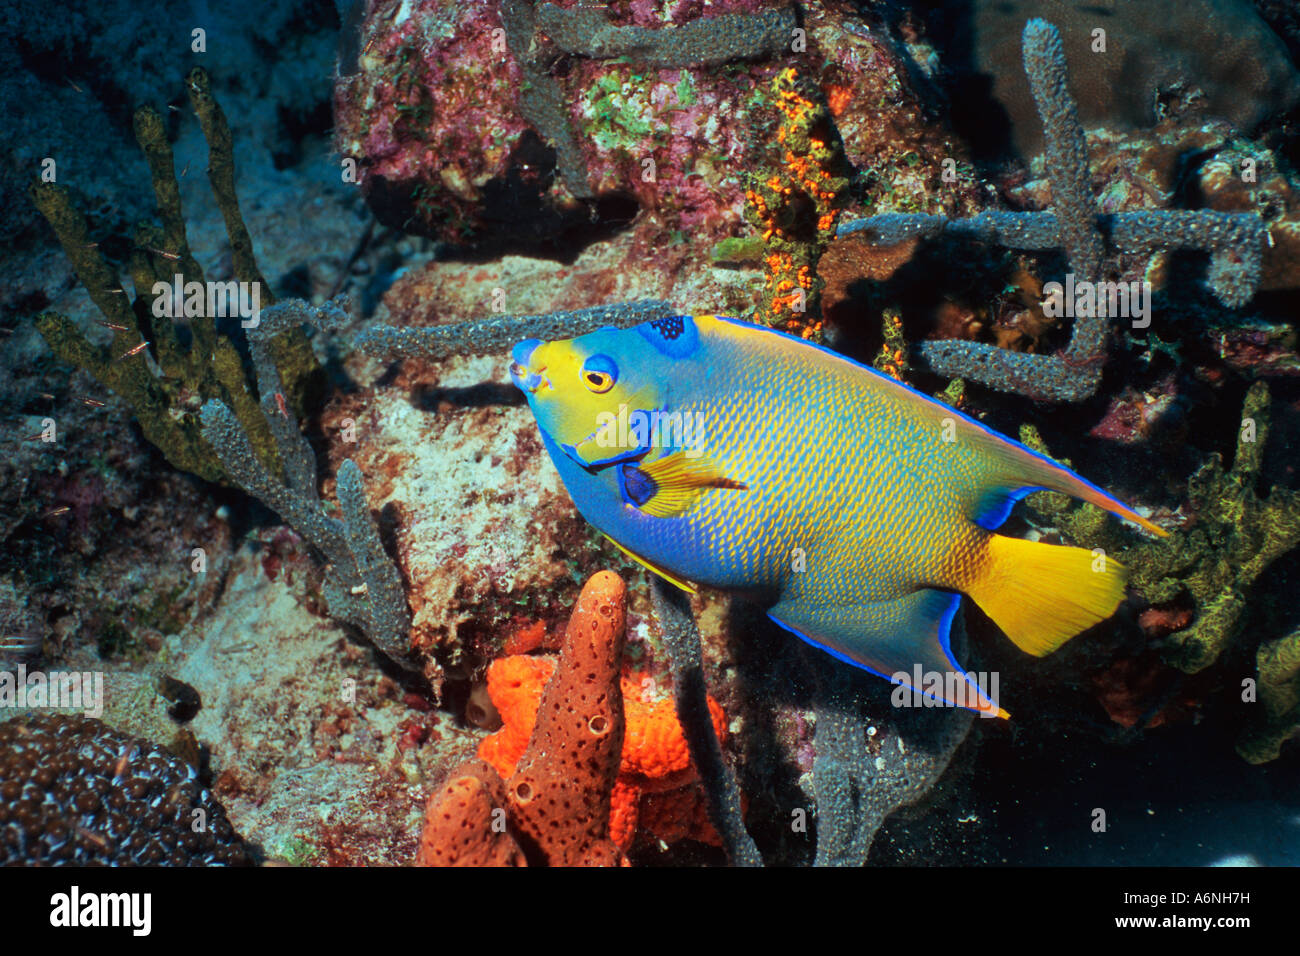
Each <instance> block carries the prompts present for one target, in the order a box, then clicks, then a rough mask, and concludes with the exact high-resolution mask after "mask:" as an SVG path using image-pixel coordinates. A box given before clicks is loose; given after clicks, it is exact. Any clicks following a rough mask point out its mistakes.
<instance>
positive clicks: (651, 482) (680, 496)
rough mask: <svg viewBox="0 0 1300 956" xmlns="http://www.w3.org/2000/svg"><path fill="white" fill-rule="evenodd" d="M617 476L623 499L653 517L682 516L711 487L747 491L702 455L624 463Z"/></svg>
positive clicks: (683, 454)
mask: <svg viewBox="0 0 1300 956" xmlns="http://www.w3.org/2000/svg"><path fill="white" fill-rule="evenodd" d="M622 468H623V471H622V474H621V476H620V482H621V487H622V488H623V496H624V498H625V499H627V501H628V503H629V504H633V505H635V506H636V507H638V508H640V509H641V510H642V511H644V512H645V513H646V514H648V515H650V516H651V517H654V518H673V517H676V516H677V515H681V514H685V513H686V512H687V511H689V510H690V509H691V508H692V507H693V506H694V505H695V502H696V501H697V500H698V499H699V497H700V495H702V494H703V493H704V492H705V491H707V490H708V489H710V488H730V489H735V490H740V491H744V490H748V488H749V486H748V485H746V484H745V483H744V482H741V481H735V480H733V479H731V478H728V477H727V476H726V475H724V474H723V473H722V472H721V471H719V470H718V468H717V467H716V466H715V465H714V464H713V463H712V462H710V461H709V459H708V458H706V457H703V456H696V457H691V454H690V453H689V452H687V451H675V452H672V453H671V454H668V455H664V456H663V457H662V458H658V459H656V460H654V461H652V462H642V463H641V464H639V465H632V464H625V465H623V466H622Z"/></svg>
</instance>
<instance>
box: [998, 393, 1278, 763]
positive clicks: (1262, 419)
mask: <svg viewBox="0 0 1300 956" xmlns="http://www.w3.org/2000/svg"><path fill="white" fill-rule="evenodd" d="M1270 420H1271V413H1270V399H1269V390H1268V386H1267V385H1266V384H1265V383H1264V382H1263V381H1257V382H1255V384H1253V385H1252V386H1251V387H1250V389H1249V391H1248V392H1247V393H1246V398H1245V402H1244V403H1243V406H1242V412H1241V425H1240V428H1239V429H1238V432H1237V446H1236V454H1235V455H1234V457H1233V461H1232V465H1231V467H1229V468H1226V469H1225V468H1224V465H1223V462H1222V459H1221V457H1220V456H1219V455H1218V454H1213V455H1211V456H1210V457H1209V458H1208V459H1207V460H1206V461H1205V462H1204V464H1203V465H1202V466H1201V467H1200V468H1199V469H1198V470H1197V472H1196V473H1195V474H1193V475H1192V476H1191V478H1190V479H1189V481H1188V490H1187V498H1188V500H1187V505H1186V509H1187V512H1188V513H1189V514H1191V515H1194V516H1195V520H1194V521H1193V522H1191V523H1190V524H1189V525H1187V526H1186V527H1184V528H1181V529H1176V530H1175V531H1174V532H1173V533H1172V534H1171V535H1170V536H1169V537H1168V538H1165V539H1162V540H1160V541H1153V542H1143V543H1141V544H1138V545H1136V546H1129V545H1128V542H1126V540H1125V539H1124V537H1123V532H1120V531H1117V530H1116V529H1114V528H1107V527H1106V522H1105V521H1104V515H1103V514H1102V513H1101V512H1100V511H1099V510H1098V509H1095V508H1093V507H1091V506H1088V505H1084V506H1082V507H1079V508H1073V509H1071V506H1070V505H1069V504H1068V503H1067V502H1064V501H1061V500H1059V496H1054V497H1048V496H1046V495H1036V496H1031V500H1030V502H1029V504H1030V507H1031V508H1033V509H1035V510H1037V511H1039V512H1040V513H1042V514H1044V515H1046V516H1048V517H1049V518H1050V519H1051V520H1053V521H1055V522H1056V523H1057V524H1059V526H1060V527H1061V528H1062V529H1063V530H1064V531H1065V533H1066V534H1067V535H1069V537H1071V538H1072V539H1074V540H1076V541H1079V542H1085V543H1087V544H1089V545H1090V546H1094V547H1103V548H1105V549H1106V550H1107V551H1108V552H1109V553H1115V554H1117V555H1119V556H1120V559H1121V560H1122V561H1123V562H1124V564H1125V566H1126V567H1127V568H1128V569H1129V582H1130V584H1131V586H1132V587H1134V588H1135V589H1136V590H1137V591H1138V592H1139V593H1140V594H1141V595H1142V596H1143V598H1145V599H1146V600H1147V601H1148V602H1150V603H1151V604H1152V605H1156V606H1157V607H1160V606H1164V605H1167V604H1169V603H1170V602H1176V601H1179V600H1187V599H1190V600H1191V601H1192V602H1193V604H1194V606H1195V608H1196V610H1197V613H1196V616H1195V618H1194V619H1192V618H1191V617H1190V615H1188V616H1185V617H1184V616H1181V615H1180V616H1179V617H1177V618H1176V620H1177V622H1178V626H1176V627H1173V626H1171V627H1166V628H1164V633H1163V634H1161V635H1159V636H1160V637H1161V638H1162V640H1161V644H1162V646H1163V648H1164V656H1165V658H1166V660H1167V661H1168V662H1169V663H1170V664H1172V665H1173V666H1174V667H1176V668H1178V669H1179V670H1181V671H1183V672H1185V673H1188V674H1195V673H1197V672H1200V671H1203V670H1205V669H1206V668H1207V667H1209V666H1210V665H1212V664H1214V663H1215V662H1216V661H1217V660H1219V659H1220V658H1221V657H1222V656H1223V654H1224V652H1225V651H1226V650H1227V649H1228V647H1229V646H1230V645H1231V644H1232V643H1233V642H1234V641H1235V640H1236V639H1237V638H1238V637H1239V636H1240V635H1241V634H1242V632H1243V629H1244V627H1245V624H1246V623H1247V620H1248V617H1249V615H1250V613H1251V608H1252V604H1253V603H1254V602H1253V598H1252V595H1253V594H1254V593H1255V591H1256V588H1255V585H1256V582H1257V581H1258V580H1259V578H1260V577H1261V576H1262V575H1263V574H1264V572H1265V571H1267V570H1268V568H1269V567H1270V566H1271V565H1272V564H1273V563H1274V562H1275V561H1277V560H1278V559H1279V558H1281V557H1282V556H1283V555H1286V554H1288V553H1290V552H1291V551H1293V550H1295V549H1296V548H1297V547H1300V493H1297V492H1296V491H1294V490H1292V489H1288V488H1283V487H1278V486H1275V487H1273V488H1271V489H1269V490H1268V492H1267V494H1264V493H1263V492H1262V489H1261V488H1260V487H1259V485H1260V483H1261V478H1260V471H1261V467H1262V464H1263V460H1264V453H1265V449H1266V448H1267V445H1268V436H1269V430H1270ZM1022 438H1030V440H1031V441H1032V440H1033V439H1032V436H1029V435H1022ZM1151 624H1152V626H1154V620H1152V621H1151ZM1288 646H1289V645H1288V644H1287V642H1286V639H1285V638H1282V639H1279V640H1277V641H1275V642H1273V643H1272V644H1271V645H1268V646H1264V645H1261V646H1260V647H1259V649H1258V651H1257V656H1258V658H1259V662H1260V663H1259V667H1260V671H1259V681H1260V687H1261V691H1260V697H1261V700H1267V701H1269V703H1268V705H1267V708H1266V709H1268V710H1269V712H1270V714H1271V717H1272V721H1271V722H1270V723H1269V728H1270V729H1269V730H1265V731H1260V730H1256V731H1254V732H1250V733H1248V735H1247V737H1246V738H1245V740H1246V741H1248V742H1243V743H1241V744H1240V749H1241V750H1242V752H1243V754H1249V759H1251V760H1253V761H1256V762H1262V761H1263V760H1267V759H1271V757H1270V755H1271V756H1272V757H1275V756H1276V754H1277V746H1278V744H1279V743H1280V740H1281V739H1282V737H1284V736H1285V734H1284V733H1282V731H1281V730H1279V726H1280V724H1279V721H1282V720H1283V715H1284V713H1285V712H1286V711H1288V710H1289V706H1284V704H1282V703H1279V701H1281V702H1284V701H1286V700H1287V699H1288V698H1287V693H1288V691H1287V690H1286V688H1287V687H1288V686H1289V681H1290V680H1291V675H1290V673H1289V671H1288V670H1287V664H1286V663H1285V662H1286V661H1288V660H1289V657H1288V653H1289V652H1288V651H1287V650H1286V648H1287V647H1288ZM1265 688H1267V690H1265Z"/></svg>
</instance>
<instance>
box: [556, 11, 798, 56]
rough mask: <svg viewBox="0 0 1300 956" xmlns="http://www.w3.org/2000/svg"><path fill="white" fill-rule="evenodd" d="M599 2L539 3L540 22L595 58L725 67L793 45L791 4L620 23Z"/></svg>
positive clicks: (562, 44)
mask: <svg viewBox="0 0 1300 956" xmlns="http://www.w3.org/2000/svg"><path fill="white" fill-rule="evenodd" d="M608 12H609V11H608V10H604V9H601V8H599V7H595V8H593V7H585V6H579V7H573V8H569V9H566V8H564V7H561V6H558V5H557V4H554V3H543V4H541V5H540V6H538V7H537V26H538V27H539V28H540V29H541V31H542V32H543V33H545V34H546V35H547V36H548V37H550V39H551V40H553V41H554V42H555V44H556V46H558V47H559V48H560V49H561V50H563V51H564V52H565V53H572V54H575V55H577V56H584V57H589V58H592V59H602V60H609V59H614V58H616V57H628V58H630V59H631V60H633V61H634V62H637V63H644V64H645V65H647V66H653V67H667V68H680V67H687V66H690V67H707V66H721V65H722V64H724V63H731V62H735V61H737V60H753V59H761V58H763V57H768V56H774V55H775V54H777V53H780V52H782V51H783V50H785V49H787V48H788V47H789V46H790V43H791V39H792V36H793V32H794V28H795V26H796V20H795V15H794V8H793V7H779V8H777V9H775V10H761V11H759V12H756V13H721V12H718V13H712V14H709V15H705V16H701V17H699V18H697V19H694V20H687V21H685V22H683V23H681V24H680V25H675V26H665V27H643V26H638V25H635V24H633V25H630V26H617V25H615V24H614V23H613V22H612V21H611V20H610V19H609V18H608V16H607V13H608Z"/></svg>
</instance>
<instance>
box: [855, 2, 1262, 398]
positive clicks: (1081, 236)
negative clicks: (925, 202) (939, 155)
mask: <svg viewBox="0 0 1300 956" xmlns="http://www.w3.org/2000/svg"><path fill="white" fill-rule="evenodd" d="M1023 43H1024V63H1025V73H1026V74H1027V75H1028V76H1029V79H1030V84H1031V87H1032V89H1033V92H1034V98H1035V101H1036V103H1037V104H1038V110H1039V114H1040V116H1041V117H1042V121H1043V127H1044V130H1045V131H1046V142H1047V160H1046V165H1047V169H1048V175H1049V177H1050V179H1051V182H1052V193H1053V208H1054V212H1053V213H1050V214H1049V213H1008V212H997V211H994V212H984V213H981V214H979V215H977V216H974V217H971V218H968V219H960V220H954V221H949V220H946V219H944V218H943V217H939V216H925V215H905V214H898V213H886V214H883V215H880V216H875V217H871V218H868V219H860V220H857V221H854V222H850V223H844V224H841V225H840V226H839V230H838V232H839V234H840V235H855V234H861V235H865V236H866V237H867V238H868V239H869V240H870V241H871V242H872V243H873V244H876V245H882V246H894V245H897V244H899V243H902V242H905V241H909V240H913V239H917V238H924V237H933V236H936V235H938V234H940V233H945V234H948V235H965V236H972V237H980V238H983V239H985V240H987V241H995V242H998V243H1000V244H1002V245H1006V246H1010V247H1012V248H1020V249H1049V248H1057V247H1062V248H1064V249H1065V251H1066V253H1067V255H1068V257H1069V263H1070V269H1071V273H1072V274H1073V276H1074V277H1075V279H1076V281H1079V282H1084V281H1086V282H1090V283H1099V282H1101V281H1102V280H1103V278H1104V277H1103V274H1102V269H1101V265H1102V258H1103V255H1104V251H1105V239H1106V238H1109V241H1110V243H1111V245H1112V246H1113V247H1114V248H1116V249H1120V250H1126V251H1148V252H1149V251H1151V250H1153V249H1155V248H1157V247H1159V246H1162V245H1163V246H1169V247H1175V248H1194V249H1206V250H1209V251H1211V252H1212V258H1211V263H1210V269H1209V275H1208V280H1209V283H1210V285H1211V287H1212V288H1213V289H1214V291H1215V294H1216V295H1217V296H1218V297H1219V299H1220V301H1222V302H1223V303H1224V304H1225V305H1227V306H1229V307H1233V308H1235V307H1240V306H1242V305H1244V304H1245V303H1246V302H1247V301H1249V299H1250V298H1251V296H1253V295H1254V292H1255V289H1256V286H1257V284H1258V282H1259V273H1260V265H1261V257H1262V254H1263V249H1264V246H1265V239H1266V232H1265V228H1264V225H1263V223H1262V221H1261V220H1260V219H1259V218H1258V217H1257V216H1253V215H1249V214H1237V213H1221V212H1213V211H1202V210H1196V211H1161V212H1134V213H1122V214H1119V215H1116V216H1113V217H1107V216H1099V215H1098V212H1097V208H1096V204H1095V202H1094V201H1093V200H1092V199H1091V197H1090V189H1089V172H1088V156H1087V141H1086V139H1085V137H1084V134H1083V129H1082V127H1081V126H1080V125H1079V122H1078V115H1077V111H1076V109H1075V106H1074V102H1073V100H1072V98H1071V97H1070V94H1069V91H1068V89H1067V86H1066V63H1065V57H1064V55H1063V54H1062V52H1061V39H1060V34H1059V32H1058V31H1057V30H1056V28H1055V27H1053V26H1052V25H1051V24H1049V23H1047V22H1046V21H1043V20H1031V21H1029V23H1027V24H1026V25H1025V29H1024V33H1023ZM1109 311H1110V310H1109V309H1107V308H1102V307H1100V304H1098V306H1096V307H1094V308H1092V309H1089V310H1085V311H1082V312H1080V314H1079V315H1078V316H1077V317H1076V320H1075V324H1074V330H1073V335H1072V337H1071V340H1070V345H1069V348H1068V349H1067V350H1066V351H1065V353H1064V354H1063V355H1033V354H1030V353H1025V352H1012V351H1009V350H1007V349H1002V348H998V347H997V346H993V345H989V344H987V343H983V342H967V341H960V340H952V341H938V342H924V343H922V345H921V354H922V355H923V356H924V357H925V358H926V360H927V361H928V362H929V364H930V366H931V367H932V368H933V369H934V370H935V371H936V372H938V373H939V374H942V375H947V376H950V377H959V378H965V379H970V380H973V381H977V382H980V383H983V384H985V385H988V386H990V387H992V388H996V389H1000V390H1002V391H1008V392H1015V393H1017V394H1020V395H1024V396H1026V397H1028V398H1033V399H1038V400H1042V401H1058V402H1061V401H1079V400H1081V399H1084V398H1087V397H1088V396H1090V395H1092V394H1093V393H1094V392H1095V391H1096V389H1097V386H1098V384H1099V383H1100V382H1101V371H1102V365H1103V364H1104V363H1105V360H1106V351H1107V339H1108V335H1109V321H1108V320H1109V314H1108V313H1109Z"/></svg>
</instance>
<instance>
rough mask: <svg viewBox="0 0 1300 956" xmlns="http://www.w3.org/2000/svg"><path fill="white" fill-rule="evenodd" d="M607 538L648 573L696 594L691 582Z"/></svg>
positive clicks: (607, 537)
mask: <svg viewBox="0 0 1300 956" xmlns="http://www.w3.org/2000/svg"><path fill="white" fill-rule="evenodd" d="M605 538H606V540H608V541H609V543H610V544H612V545H613V546H614V547H616V548H618V550H620V551H622V552H623V553H624V554H626V555H627V556H628V557H629V558H631V559H632V560H633V561H635V562H636V563H637V564H639V565H641V567H643V568H645V569H646V570H647V571H650V572H651V573H653V574H657V575H659V576H660V577H661V578H663V579H664V580H665V581H667V582H668V583H669V584H671V585H673V586H674V587H678V588H681V589H682V590H683V591H685V592H686V593H687V594H694V593H695V587H694V585H692V584H691V583H690V582H688V581H686V580H684V579H682V578H679V577H677V576H676V575H675V574H673V573H672V572H671V571H665V570H664V569H663V568H661V567H660V566H659V565H657V564H654V563H653V562H651V561H647V560H646V559H645V558H643V557H641V555H639V554H637V553H636V552H634V551H629V550H628V549H627V548H625V547H623V546H622V545H621V544H619V543H618V542H617V541H615V540H614V539H613V538H611V537H610V536H609V535H605Z"/></svg>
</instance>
